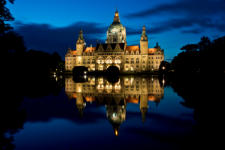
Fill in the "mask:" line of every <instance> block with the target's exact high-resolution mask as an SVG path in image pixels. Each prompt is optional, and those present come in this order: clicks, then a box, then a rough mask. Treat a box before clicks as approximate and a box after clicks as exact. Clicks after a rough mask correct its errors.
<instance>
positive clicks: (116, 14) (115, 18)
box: [113, 9, 120, 24]
mask: <svg viewBox="0 0 225 150" xmlns="http://www.w3.org/2000/svg"><path fill="white" fill-rule="evenodd" d="M119 23H120V17H119V12H118V10H117V9H116V12H115V16H114V19H113V24H119Z"/></svg>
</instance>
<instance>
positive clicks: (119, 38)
mask: <svg viewBox="0 0 225 150" xmlns="http://www.w3.org/2000/svg"><path fill="white" fill-rule="evenodd" d="M125 42H126V28H125V27H124V26H123V25H122V24H121V23H120V18H119V12H118V11H116V12H115V16H114V20H113V23H112V24H111V25H110V26H109V28H108V30H107V40H106V43H125Z"/></svg>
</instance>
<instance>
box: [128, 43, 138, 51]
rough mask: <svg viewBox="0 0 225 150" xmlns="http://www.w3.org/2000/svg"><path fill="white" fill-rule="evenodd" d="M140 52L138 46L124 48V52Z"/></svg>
mask: <svg viewBox="0 0 225 150" xmlns="http://www.w3.org/2000/svg"><path fill="white" fill-rule="evenodd" d="M139 50H140V48H139V46H138V45H134V46H127V47H126V51H129V52H132V51H133V52H136V51H139Z"/></svg>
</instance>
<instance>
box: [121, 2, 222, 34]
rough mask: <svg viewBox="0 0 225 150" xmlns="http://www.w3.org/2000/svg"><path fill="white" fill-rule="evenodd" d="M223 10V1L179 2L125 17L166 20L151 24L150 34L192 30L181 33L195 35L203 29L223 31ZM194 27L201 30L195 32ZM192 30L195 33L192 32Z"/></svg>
mask: <svg viewBox="0 0 225 150" xmlns="http://www.w3.org/2000/svg"><path fill="white" fill-rule="evenodd" d="M224 10H225V1H224V0H179V1H176V2H174V3H167V4H161V5H158V6H156V7H154V8H149V9H147V10H143V11H140V12H136V13H132V14H128V15H126V16H125V17H126V18H129V19H146V18H147V17H150V18H151V17H159V18H160V19H164V18H166V20H165V19H164V20H163V21H160V22H157V23H153V28H152V30H151V32H152V33H161V32H165V31H169V30H172V29H181V28H192V29H191V30H192V32H184V31H183V33H194V34H197V33H200V32H202V31H204V29H216V30H218V31H225V19H224V16H225V11H224ZM165 16H167V17H165ZM196 26H197V27H198V28H201V29H202V30H199V31H197V30H196ZM194 29H195V32H193V31H194ZM191 30H189V31H191ZM185 31H188V30H185Z"/></svg>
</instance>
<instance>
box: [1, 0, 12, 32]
mask: <svg viewBox="0 0 225 150" xmlns="http://www.w3.org/2000/svg"><path fill="white" fill-rule="evenodd" d="M8 2H10V3H11V4H13V3H14V0H8ZM6 4H7V0H0V35H2V34H4V33H5V31H8V30H10V29H12V27H11V26H10V25H9V24H7V23H5V21H13V20H14V18H13V17H12V14H11V13H10V11H9V9H8V8H7V7H6Z"/></svg>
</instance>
